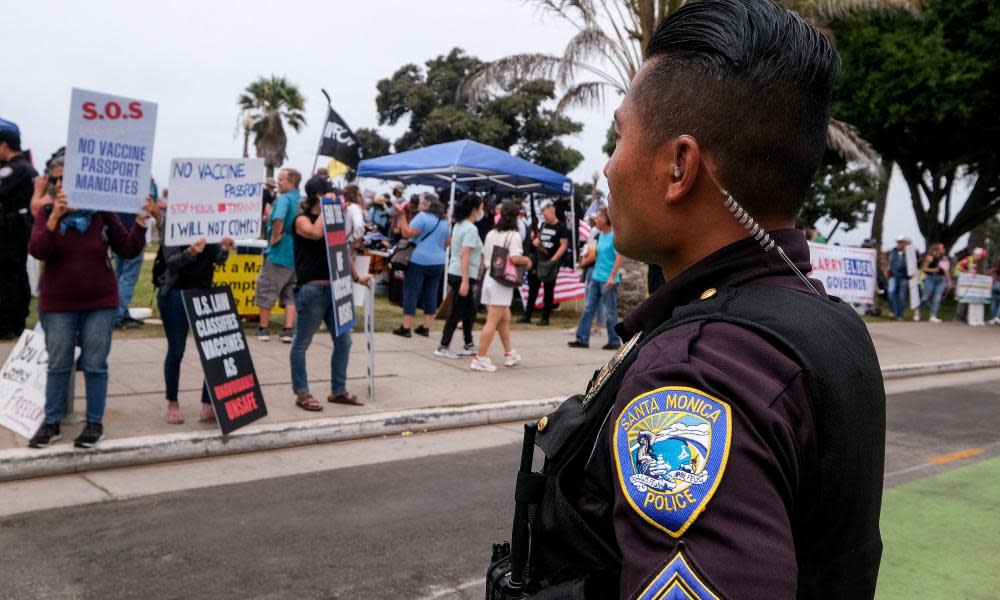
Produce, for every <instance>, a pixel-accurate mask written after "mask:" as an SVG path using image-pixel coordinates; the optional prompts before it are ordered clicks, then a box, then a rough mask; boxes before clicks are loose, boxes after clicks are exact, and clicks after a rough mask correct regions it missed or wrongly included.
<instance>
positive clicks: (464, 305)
mask: <svg viewBox="0 0 1000 600" xmlns="http://www.w3.org/2000/svg"><path fill="white" fill-rule="evenodd" d="M448 285H449V286H451V289H452V298H453V299H452V304H451V314H450V315H448V320H447V321H446V322H445V324H444V330H443V331H442V332H441V346H443V347H445V348H447V347H448V346H450V345H451V337H452V336H453V335H455V329H456V328H457V327H458V322H459V321H461V322H462V337H463V338H464V339H465V345H466V346H468V345H470V344H472V328H473V326H474V325H475V322H476V295H475V294H474V293H473V292H474V289H473V288H475V286H476V280H475V279H470V280H469V293H468V294H466V295H464V296H461V295H459V293H458V288H459V287H460V286H461V285H462V278H461V277H459V276H457V275H449V276H448Z"/></svg>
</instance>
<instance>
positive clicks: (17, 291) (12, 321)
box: [0, 119, 38, 340]
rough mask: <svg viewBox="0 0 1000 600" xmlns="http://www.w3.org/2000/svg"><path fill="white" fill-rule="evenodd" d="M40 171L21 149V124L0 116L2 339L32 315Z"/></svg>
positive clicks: (17, 330)
mask: <svg viewBox="0 0 1000 600" xmlns="http://www.w3.org/2000/svg"><path fill="white" fill-rule="evenodd" d="M37 175H38V173H37V172H36V171H35V169H34V168H33V167H32V166H31V163H30V162H29V161H28V159H27V157H25V156H24V154H23V153H22V152H21V132H20V130H19V129H18V127H17V125H16V124H14V123H12V122H10V121H5V120H4V119H0V340H9V339H15V338H17V337H18V336H19V335H21V331H23V330H24V320H25V318H26V317H27V316H28V303H29V302H30V301H31V287H30V285H29V283H28V269H27V261H28V236H29V235H30V233H31V217H30V215H29V214H28V204H29V203H30V202H31V195H32V192H33V189H34V184H33V183H32V182H33V180H34V178H35V177H36V176H37Z"/></svg>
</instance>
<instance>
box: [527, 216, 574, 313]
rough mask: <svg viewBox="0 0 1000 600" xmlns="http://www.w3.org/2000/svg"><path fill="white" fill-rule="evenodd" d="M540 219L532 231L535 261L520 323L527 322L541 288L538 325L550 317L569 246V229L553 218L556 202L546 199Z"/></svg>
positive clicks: (530, 273)
mask: <svg viewBox="0 0 1000 600" xmlns="http://www.w3.org/2000/svg"><path fill="white" fill-rule="evenodd" d="M542 219H543V221H542V222H541V224H539V226H538V231H537V232H532V235H531V244H532V245H533V246H534V247H535V249H536V251H537V252H538V264H537V265H536V266H535V268H534V269H532V270H531V271H530V272H529V273H528V302H527V304H525V307H524V314H523V315H522V316H521V318H520V319H518V322H519V323H530V322H531V314H532V312H534V310H535V301H536V300H537V299H538V288H539V287H542V288H544V290H545V291H544V294H543V305H542V318H541V319H539V320H538V324H539V325H542V326H544V325H548V324H549V316H550V315H551V314H552V308H553V306H554V305H555V292H556V279H557V278H558V277H559V262H560V261H561V260H562V256H563V254H564V253H565V252H566V248H567V247H568V246H569V230H567V229H566V226H565V225H564V224H563V223H562V222H561V221H560V220H559V219H558V218H557V217H556V205H555V204H554V203H552V202H547V203H546V204H545V205H544V206H543V207H542Z"/></svg>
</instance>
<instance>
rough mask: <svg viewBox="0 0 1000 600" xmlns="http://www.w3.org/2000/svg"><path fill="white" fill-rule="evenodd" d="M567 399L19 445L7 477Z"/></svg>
mask: <svg viewBox="0 0 1000 600" xmlns="http://www.w3.org/2000/svg"><path fill="white" fill-rule="evenodd" d="M564 399H565V398H563V397H561V396H560V397H554V398H542V399H538V400H515V401H512V402H494V403H489V404H475V405H468V406H456V407H447V406H445V407H438V408H421V409H413V410H401V411H391V412H381V413H374V414H367V415H358V416H355V417H346V418H345V417H328V418H324V419H310V420H308V421H292V422H285V423H271V424H266V425H249V426H247V427H246V428H245V429H241V430H239V431H237V432H234V433H233V434H231V435H229V436H228V437H222V436H220V435H219V434H218V432H209V431H205V432H195V433H176V434H167V435H148V436H141V437H132V438H125V439H117V440H109V441H107V442H102V443H101V444H100V445H98V446H97V447H95V448H93V449H91V450H79V449H76V448H74V447H73V446H71V445H70V446H66V445H60V446H57V447H53V448H46V449H43V450H34V449H30V448H15V449H12V450H3V451H0V481H11V480H16V479H29V478H32V477H46V476H51V475H66V474H71V473H79V472H83V471H97V470H100V469H113V468H117V467H129V466H136V465H145V464H152V463H158V462H168V461H175V460H186V459H191V458H204V457H210V456H225V455H227V454H239V453H244V452H254V451H258V450H275V449H278V448H289V447H292V446H306V445H310V444H326V443H330V442H340V441H345V440H353V439H359V438H372V437H379V436H386V435H398V434H401V433H405V432H408V431H414V430H416V431H433V430H440V429H456V428H460V427H474V426H481V425H490V424H494V423H505V422H510V421H519V420H523V421H529V420H532V419H537V418H538V417H541V416H542V415H544V414H547V413H550V412H552V411H553V410H555V409H556V407H558V406H559V404H560V403H561V402H562V401H563V400H564Z"/></svg>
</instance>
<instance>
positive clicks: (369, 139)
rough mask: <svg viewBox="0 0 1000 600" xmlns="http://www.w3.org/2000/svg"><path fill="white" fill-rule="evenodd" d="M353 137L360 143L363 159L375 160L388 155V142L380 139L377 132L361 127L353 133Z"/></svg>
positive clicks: (382, 138) (380, 136)
mask: <svg viewBox="0 0 1000 600" xmlns="http://www.w3.org/2000/svg"><path fill="white" fill-rule="evenodd" d="M354 135H355V136H357V138H358V141H359V142H361V150H362V152H364V157H365V158H375V157H377V156H385V155H386V154H389V140H387V139H385V138H384V137H382V135H381V134H380V133H379V132H378V131H376V130H374V129H369V128H368V127H362V128H361V129H358V130H357V131H355V132H354Z"/></svg>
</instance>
